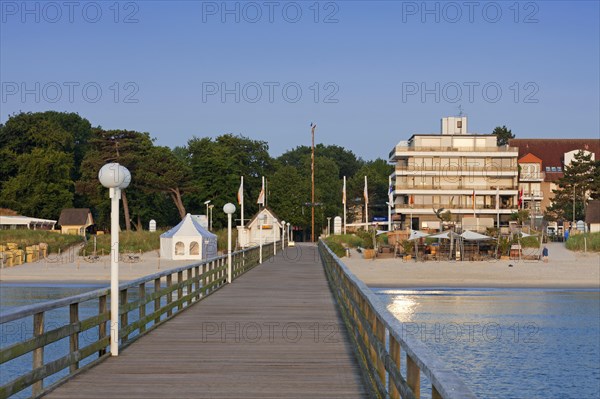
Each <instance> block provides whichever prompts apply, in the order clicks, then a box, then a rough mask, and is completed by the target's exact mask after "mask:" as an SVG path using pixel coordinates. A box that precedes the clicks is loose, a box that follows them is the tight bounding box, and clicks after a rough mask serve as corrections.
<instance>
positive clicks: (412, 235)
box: [408, 230, 429, 241]
mask: <svg viewBox="0 0 600 399" xmlns="http://www.w3.org/2000/svg"><path fill="white" fill-rule="evenodd" d="M428 236H429V234H426V233H423V232H422V231H419V230H411V231H410V237H409V238H408V241H414V240H418V239H419V238H424V237H428Z"/></svg>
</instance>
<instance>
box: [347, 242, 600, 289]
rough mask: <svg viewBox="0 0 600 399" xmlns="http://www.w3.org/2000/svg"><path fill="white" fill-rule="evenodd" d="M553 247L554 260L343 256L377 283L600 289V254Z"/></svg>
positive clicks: (558, 245)
mask: <svg viewBox="0 0 600 399" xmlns="http://www.w3.org/2000/svg"><path fill="white" fill-rule="evenodd" d="M548 249H549V251H550V257H549V261H548V263H544V262H540V261H526V260H521V261H519V260H500V261H496V260H493V261H480V262H469V261H464V262H460V261H459V262H447V261H441V262H438V261H427V262H415V261H414V260H410V261H403V260H401V259H399V258H396V259H391V258H389V259H376V260H371V259H364V258H363V257H362V255H361V254H359V253H358V252H356V251H352V252H351V256H350V257H349V258H348V257H344V258H342V261H343V262H344V263H345V264H346V266H348V268H349V269H350V270H351V271H352V272H353V273H354V274H355V275H356V276H357V277H359V278H360V279H361V280H363V281H364V282H365V284H367V285H369V286H372V287H410V288H428V287H471V288H509V287H510V288H593V289H600V254H598V253H587V254H584V253H577V252H571V251H569V250H567V249H565V248H564V244H562V243H549V244H548ZM510 265H512V266H510Z"/></svg>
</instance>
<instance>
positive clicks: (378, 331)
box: [373, 312, 385, 384]
mask: <svg viewBox="0 0 600 399" xmlns="http://www.w3.org/2000/svg"><path fill="white" fill-rule="evenodd" d="M373 313H374V314H375V336H376V337H377V339H378V340H379V343H380V344H381V346H382V347H383V348H385V326H384V325H383V323H382V322H381V320H379V317H377V313H375V312H373ZM375 353H376V354H377V363H376V364H377V372H378V373H379V378H380V379H381V382H382V383H383V384H385V364H384V363H383V360H382V358H381V356H379V353H377V351H376V352H375Z"/></svg>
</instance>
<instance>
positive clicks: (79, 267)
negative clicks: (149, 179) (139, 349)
mask: <svg viewBox="0 0 600 399" xmlns="http://www.w3.org/2000/svg"><path fill="white" fill-rule="evenodd" d="M191 263H195V261H190V260H177V261H173V260H166V259H160V262H159V257H158V253H157V251H152V252H146V253H144V254H142V255H141V261H140V262H138V263H126V262H123V261H120V262H119V281H121V282H124V281H131V280H135V279H137V278H140V277H143V276H147V275H151V274H154V273H158V272H160V271H164V270H168V269H173V268H176V267H179V266H183V265H186V264H191ZM29 282H30V283H36V284H38V283H44V282H49V283H50V282H51V283H53V284H56V283H65V284H75V283H93V284H104V283H106V284H109V283H110V257H109V256H108V255H106V256H101V257H100V259H99V261H98V262H95V263H89V262H86V261H85V260H83V258H82V257H80V256H75V255H74V254H68V253H65V254H63V255H62V256H61V257H60V258H59V257H58V256H57V255H50V256H48V258H47V259H42V260H40V261H37V262H32V263H24V264H22V265H18V266H13V267H9V268H4V269H0V283H29Z"/></svg>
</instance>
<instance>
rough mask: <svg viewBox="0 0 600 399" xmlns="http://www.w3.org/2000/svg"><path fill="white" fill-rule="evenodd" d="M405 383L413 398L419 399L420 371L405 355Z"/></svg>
mask: <svg viewBox="0 0 600 399" xmlns="http://www.w3.org/2000/svg"><path fill="white" fill-rule="evenodd" d="M406 383H407V384H408V386H409V387H410V389H411V390H412V391H413V393H414V394H415V398H416V399H419V398H420V397H421V370H419V366H417V363H415V362H414V361H413V360H412V359H411V357H410V356H409V355H408V353H407V354H406Z"/></svg>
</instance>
